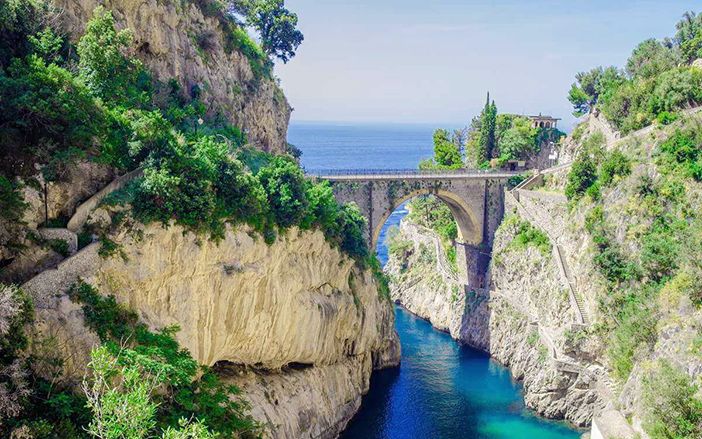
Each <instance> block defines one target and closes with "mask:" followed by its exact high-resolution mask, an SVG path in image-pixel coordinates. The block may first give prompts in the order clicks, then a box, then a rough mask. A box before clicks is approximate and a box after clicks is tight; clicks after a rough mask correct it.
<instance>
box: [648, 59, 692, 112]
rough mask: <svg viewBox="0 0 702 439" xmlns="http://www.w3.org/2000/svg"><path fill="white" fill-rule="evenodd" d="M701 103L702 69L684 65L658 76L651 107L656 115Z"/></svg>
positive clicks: (651, 98)
mask: <svg viewBox="0 0 702 439" xmlns="http://www.w3.org/2000/svg"><path fill="white" fill-rule="evenodd" d="M699 103H702V70H700V69H697V68H691V67H682V68H676V69H672V70H669V71H667V72H665V73H662V74H661V75H660V76H659V77H658V78H657V80H656V85H655V88H654V89H653V94H652V96H651V97H650V103H649V108H650V109H651V111H652V112H653V115H656V114H658V113H660V112H663V111H675V110H677V109H680V108H683V107H684V106H685V105H696V104H699Z"/></svg>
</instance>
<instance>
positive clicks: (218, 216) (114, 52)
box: [0, 0, 369, 264]
mask: <svg viewBox="0 0 702 439" xmlns="http://www.w3.org/2000/svg"><path fill="white" fill-rule="evenodd" d="M274 3H276V2H274ZM276 4H277V3H276ZM13 5H14V6H13ZM256 5H258V3H255V4H254V3H250V4H249V5H248V6H249V7H251V8H258V6H256ZM278 6H280V5H278ZM2 7H3V8H5V9H7V10H5V11H3V14H0V17H4V21H2V26H3V34H9V36H7V38H5V39H3V40H1V41H0V44H2V53H3V54H6V55H5V57H4V60H5V64H3V65H2V66H0V67H2V69H1V70H0V102H1V103H2V107H3V108H2V110H3V111H2V112H0V114H1V115H0V123H1V124H2V125H3V127H4V128H3V130H2V132H1V133H0V145H2V146H0V158H1V159H2V160H0V162H1V164H0V167H1V168H0V172H1V173H2V180H0V184H1V185H0V188H1V190H2V192H1V193H2V203H3V205H5V204H7V205H8V206H17V207H22V204H21V199H18V192H17V189H18V187H19V186H18V184H17V183H14V181H15V177H24V178H25V179H30V180H31V178H32V176H33V175H34V173H35V172H36V170H35V168H34V166H35V164H36V163H39V164H41V172H42V174H43V176H44V178H45V179H47V180H60V179H61V178H63V177H64V175H65V173H66V169H67V168H68V167H69V166H71V165H72V163H74V162H75V161H77V160H93V161H96V162H99V163H104V164H107V165H109V166H112V167H114V168H117V169H120V170H124V171H126V170H131V169H135V168H136V167H141V168H143V170H144V177H143V178H141V179H139V180H137V181H136V182H134V184H132V185H130V186H129V187H127V188H126V189H125V190H124V192H123V194H121V196H120V195H116V196H115V197H114V198H113V199H119V200H120V201H121V202H123V203H131V204H132V206H133V213H134V216H135V217H136V218H137V219H139V220H141V221H142V222H145V223H149V222H152V221H159V222H162V223H164V224H168V223H169V222H170V221H174V222H175V223H176V224H178V225H181V226H183V227H184V228H186V229H187V230H189V231H192V232H194V233H196V234H199V235H208V236H210V237H211V238H213V239H220V238H221V237H222V236H223V233H224V230H225V226H226V224H229V223H230V224H249V225H250V226H251V227H252V228H253V229H254V230H256V231H258V232H261V233H263V234H264V236H265V238H266V241H267V242H272V240H274V239H275V236H276V233H277V230H285V229H287V228H290V227H292V226H299V227H301V228H303V229H309V228H312V227H317V228H320V229H322V230H323V231H324V232H325V235H326V237H327V238H328V240H329V241H330V243H332V244H333V245H336V246H338V247H340V248H341V249H342V250H344V251H346V252H347V253H349V254H350V255H351V256H353V257H355V258H357V259H358V260H359V261H360V262H361V263H364V264H365V263H366V262H367V261H366V260H367V259H368V257H369V252H368V250H367V248H366V246H365V243H364V242H363V233H362V231H363V227H364V224H363V218H362V217H361V215H360V214H359V213H358V210H357V209H355V208H354V207H353V206H339V205H338V204H337V203H336V201H335V199H334V197H333V196H332V194H331V190H330V188H329V187H328V186H327V185H326V184H325V183H316V182H310V181H307V180H306V179H305V178H304V175H303V173H302V171H301V169H300V168H299V166H298V165H297V163H296V162H295V161H294V159H293V158H290V157H272V156H269V155H266V154H263V153H260V152H255V151H252V150H249V149H247V147H246V146H245V136H243V134H242V132H241V131H240V130H239V129H238V128H237V127H234V126H231V125H229V124H228V123H227V122H226V121H225V119H224V118H223V117H222V116H220V115H214V116H211V115H209V116H208V114H206V112H205V107H204V105H203V104H202V102H201V101H200V99H199V98H200V90H199V88H197V87H193V89H191V90H190V91H189V92H188V93H186V92H184V91H183V90H181V89H180V87H179V86H178V84H177V83H176V82H175V81H171V82H170V83H168V84H161V83H158V82H156V81H154V80H152V79H151V78H150V75H149V74H148V71H146V69H145V68H144V67H143V66H142V64H141V62H140V61H139V60H138V59H137V58H136V57H134V56H133V55H132V48H131V33H130V32H129V30H122V31H119V32H118V31H117V30H116V29H115V26H114V20H113V18H112V14H111V13H110V12H109V11H106V10H104V9H102V8H98V9H97V10H96V11H95V14H94V18H93V19H92V20H91V21H90V22H89V23H88V25H87V26H86V32H85V35H84V36H83V37H82V38H81V39H80V40H79V41H78V44H77V46H76V47H75V50H73V49H72V48H71V47H70V44H69V43H68V42H67V41H66V40H65V39H63V38H61V37H60V36H59V34H58V31H56V30H55V29H53V28H51V27H50V26H45V24H46V23H51V20H50V17H51V11H49V10H48V7H46V6H44V4H43V3H42V2H41V1H40V0H22V1H21V2H19V3H17V2H14V3H10V4H9V5H8V4H6V3H3V6H2ZM256 10H257V11H258V9H256ZM270 13H271V14H273V13H274V12H270ZM257 14H258V15H259V16H260V15H261V14H263V15H265V14H264V13H263V12H260V11H259V12H258V13H257ZM281 19H282V18H281ZM28 32H31V33H28ZM14 41H27V43H26V44H24V45H19V46H18V45H14V44H13V45H11V44H10V43H11V42H14ZM290 56H291V55H290ZM156 95H161V96H163V95H165V96H166V99H165V102H162V101H164V100H163V99H156ZM20 210H21V209H14V210H12V212H18V211H20ZM4 212H8V211H6V210H4ZM15 215H17V213H15Z"/></svg>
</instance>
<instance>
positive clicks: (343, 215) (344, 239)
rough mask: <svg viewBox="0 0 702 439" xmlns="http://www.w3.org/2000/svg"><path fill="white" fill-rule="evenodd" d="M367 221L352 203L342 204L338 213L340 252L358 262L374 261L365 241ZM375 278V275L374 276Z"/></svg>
mask: <svg viewBox="0 0 702 439" xmlns="http://www.w3.org/2000/svg"><path fill="white" fill-rule="evenodd" d="M366 224H367V221H366V219H365V218H364V217H363V215H361V211H360V210H359V209H358V206H356V204H354V203H350V204H344V205H343V206H342V207H341V210H340V211H339V229H340V234H341V244H340V248H341V250H343V251H345V252H346V253H348V254H349V255H351V256H352V257H354V258H356V259H357V260H359V261H363V264H366V262H365V261H368V259H371V262H372V260H374V259H375V257H374V256H370V253H369V250H368V244H367V243H366V239H365V230H366ZM376 276H377V274H376Z"/></svg>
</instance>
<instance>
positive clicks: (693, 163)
mask: <svg viewBox="0 0 702 439" xmlns="http://www.w3.org/2000/svg"><path fill="white" fill-rule="evenodd" d="M700 144H702V138H700V136H699V135H698V134H697V133H695V132H692V131H681V130H677V131H676V132H675V133H674V134H673V135H672V136H671V137H669V138H668V139H667V140H666V141H664V142H663V143H661V144H660V146H659V147H658V150H657V156H656V159H657V160H656V163H657V165H658V166H659V167H660V168H661V170H662V171H663V172H667V173H673V172H680V173H681V174H682V175H683V176H685V177H688V178H693V179H695V180H697V181H702V149H701V148H700Z"/></svg>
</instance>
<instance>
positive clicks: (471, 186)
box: [325, 174, 511, 288]
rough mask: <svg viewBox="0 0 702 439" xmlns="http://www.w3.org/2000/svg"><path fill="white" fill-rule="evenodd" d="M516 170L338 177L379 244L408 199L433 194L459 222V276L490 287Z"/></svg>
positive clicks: (337, 187)
mask: <svg viewBox="0 0 702 439" xmlns="http://www.w3.org/2000/svg"><path fill="white" fill-rule="evenodd" d="M510 176H511V174H483V175H480V176H458V177H441V176H436V177H426V176H417V177H411V176H410V177H407V176H369V178H365V179H364V178H360V177H358V176H333V177H325V178H326V179H328V180H330V182H331V183H332V187H333V190H334V194H335V196H336V198H337V200H339V201H340V202H343V203H347V202H354V203H356V204H357V205H358V207H359V209H360V210H361V213H362V214H363V215H364V216H365V217H366V218H367V219H368V229H367V230H366V239H367V241H368V243H369V244H370V245H371V248H373V249H375V247H376V245H377V243H378V239H379V236H380V231H381V230H382V228H383V226H384V225H385V222H386V220H387V219H388V217H389V216H390V215H391V214H392V212H393V211H394V210H395V209H396V208H397V207H399V206H400V205H401V204H402V203H404V202H405V201H407V200H409V199H411V198H414V197H416V196H419V195H426V194H432V195H435V196H436V197H437V198H439V199H440V200H442V201H443V202H444V203H446V205H447V206H448V207H449V209H450V210H451V213H452V214H453V217H454V219H455V220H456V223H457V225H458V239H457V242H456V244H455V245H456V254H457V262H458V268H459V276H460V278H461V279H462V281H463V282H464V283H465V284H466V285H467V286H468V287H471V288H482V287H484V286H485V275H486V272H487V268H488V265H489V263H490V253H491V249H492V241H493V238H494V235H495V230H496V229H497V227H498V226H499V224H500V221H501V220H502V216H503V215H504V189H505V184H506V181H507V179H508V178H509V177H510Z"/></svg>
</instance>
